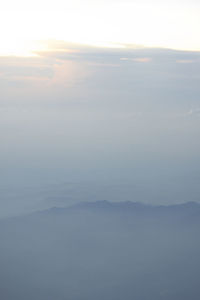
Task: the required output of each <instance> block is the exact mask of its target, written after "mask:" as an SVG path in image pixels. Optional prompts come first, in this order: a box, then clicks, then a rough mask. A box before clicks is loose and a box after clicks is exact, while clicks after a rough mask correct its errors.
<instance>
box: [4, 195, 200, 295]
mask: <svg viewBox="0 0 200 300" xmlns="http://www.w3.org/2000/svg"><path fill="white" fill-rule="evenodd" d="M199 236H200V205H199V204H198V203H193V202H188V203H184V204H178V205H170V206H156V205H155V206H154V205H148V204H142V203H137V202H108V201H98V202H82V203H78V204H75V205H73V206H71V207H64V208H58V207H54V208H51V209H48V210H44V211H40V212H36V213H32V214H30V215H26V216H23V217H16V218H10V219H7V220H2V221H1V222H0V241H1V243H0V265H1V269H0V293H1V298H2V299H6V300H26V299H29V300H35V299H37V300H55V299H57V300H65V299H68V300H93V299H96V300H101V299H104V300H114V299H115V300H124V299H125V300H132V299H135V300H148V299H154V300H188V299H191V300H199V299H200V287H199V277H200V258H199V253H200V239H199Z"/></svg>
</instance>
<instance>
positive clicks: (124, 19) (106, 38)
mask: <svg viewBox="0 0 200 300" xmlns="http://www.w3.org/2000/svg"><path fill="white" fill-rule="evenodd" d="M199 15H200V3H199V2H198V1H194V0H193V1H189V0H188V1H186V0H185V1H180V0H174V1H171V0H170V1H167V2H166V1H163V0H160V1H158V0H152V1H146V0H141V1H138V0H136V1H131V0H127V1H120V0H117V1H113V0H110V1H99V0H93V1H89V0H85V1H81V0H75V1H64V0H58V1H54V0H52V1H47V0H35V1H24V0H20V1H14V0H8V1H4V3H2V4H1V7H0V36H1V47H0V48H1V49H0V54H2V55H10V54H12V55H13V54H14V55H30V54H31V52H32V51H33V50H38V49H42V48H43V47H44V44H43V43H42V41H43V40H48V39H57V40H63V41H68V42H76V43H83V44H90V45H91V44H92V45H102V46H105V45H108V44H111V43H114V44H120V43H122V44H124V43H125V44H126V43H131V44H139V45H144V46H150V47H166V48H173V49H179V50H180V49H182V50H200V41H199V35H200V18H199Z"/></svg>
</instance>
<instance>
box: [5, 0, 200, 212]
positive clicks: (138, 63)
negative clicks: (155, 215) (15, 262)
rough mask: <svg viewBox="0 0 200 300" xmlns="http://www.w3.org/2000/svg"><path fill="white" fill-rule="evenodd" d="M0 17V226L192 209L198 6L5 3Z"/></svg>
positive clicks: (197, 172)
mask: <svg viewBox="0 0 200 300" xmlns="http://www.w3.org/2000/svg"><path fill="white" fill-rule="evenodd" d="M11 8H12V10H11ZM0 14H1V17H0V30H1V47H0V48H1V50H0V52H1V54H0V139H1V149H0V165H1V172H0V189H1V200H0V201H1V202H0V203H1V216H7V215H9V214H18V213H20V212H22V211H30V210H34V209H38V207H43V208H44V207H45V208H47V207H50V206H51V205H52V201H53V202H54V203H53V204H54V205H68V204H72V203H73V202H78V201H81V200H83V198H84V200H90V201H92V200H102V199H105V200H112V201H115V200H116V201H121V200H136V201H143V202H147V203H155V204H159V203H165V204H166V203H181V202H186V201H190V200H192V201H199V192H200V188H199V179H200V167H199V159H200V156H199V153H200V142H199V132H200V103H199V94H200V85H199V80H200V71H199V70H200V52H199V38H198V37H199V30H200V24H199V22H200V21H199V18H197V16H198V15H199V4H198V2H195V1H190V2H189V1H182V2H179V1H173V2H172V1H169V2H168V3H167V6H166V3H165V2H164V1H159V2H158V1H151V2H148V3H147V2H145V1H140V2H139V1H135V2H133V1H126V2H123V3H122V2H120V1H107V2H105V1H101V2H100V1H93V2H89V1H84V2H83V1H82V2H81V3H80V2H79V1H75V2H73V4H71V3H69V2H67V1H63V2H62V1H56V2H55V1H48V2H46V1H38V2H37V1H34V2H32V1H30V2H27V1H26V2H23V1H17V2H16V1H15V2H12V1H7V2H5V3H4V4H1V12H0ZM49 198H51V200H48V199H49ZM52 198H53V200H52ZM56 199H57V202H56ZM58 199H60V200H58ZM48 201H49V202H48Z"/></svg>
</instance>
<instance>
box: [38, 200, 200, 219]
mask: <svg viewBox="0 0 200 300" xmlns="http://www.w3.org/2000/svg"><path fill="white" fill-rule="evenodd" d="M72 213H73V214H74V213H75V214H76V213H79V214H83V213H93V214H94V213H95V214H98V215H99V214H100V215H101V214H103V215H107V214H112V215H122V216H123V215H125V216H129V217H134V218H138V217H139V218H141V217H142V218H145V217H148V218H149V217H150V218H170V219H173V218H175V219H177V218H178V219H182V218H183V219H184V218H186V219H193V220H199V221H200V204H199V203H196V202H186V203H182V204H174V205H150V204H144V203H140V202H131V201H126V202H109V201H106V200H103V201H96V202H80V203H78V204H75V205H72V206H69V207H52V208H50V209H47V210H43V211H40V212H37V214H39V215H65V214H66V215H68V214H72Z"/></svg>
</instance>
